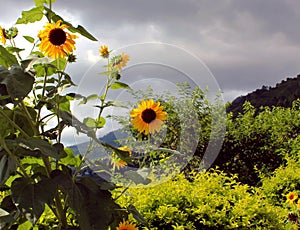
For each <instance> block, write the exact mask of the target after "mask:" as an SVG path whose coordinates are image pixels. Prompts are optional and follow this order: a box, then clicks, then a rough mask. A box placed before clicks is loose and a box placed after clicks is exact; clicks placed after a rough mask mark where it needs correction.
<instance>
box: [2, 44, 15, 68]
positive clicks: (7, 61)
mask: <svg viewBox="0 0 300 230" xmlns="http://www.w3.org/2000/svg"><path fill="white" fill-rule="evenodd" d="M15 64H18V60H17V58H16V57H15V56H14V55H13V54H11V53H10V52H8V51H7V50H6V49H5V48H4V47H3V46H1V45H0V65H2V66H4V67H6V68H9V67H10V66H12V65H15Z"/></svg>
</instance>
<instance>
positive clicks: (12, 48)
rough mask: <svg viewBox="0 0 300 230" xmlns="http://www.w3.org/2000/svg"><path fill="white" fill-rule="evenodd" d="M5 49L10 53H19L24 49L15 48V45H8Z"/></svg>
mask: <svg viewBox="0 0 300 230" xmlns="http://www.w3.org/2000/svg"><path fill="white" fill-rule="evenodd" d="M6 50H7V51H8V52H10V53H19V52H21V51H23V50H25V49H19V48H17V47H13V46H8V47H6Z"/></svg>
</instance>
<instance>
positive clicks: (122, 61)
mask: <svg viewBox="0 0 300 230" xmlns="http://www.w3.org/2000/svg"><path fill="white" fill-rule="evenodd" d="M129 59H130V56H129V55H127V54H124V53H122V54H121V55H119V56H118V58H117V59H116V60H117V61H116V62H115V63H114V64H113V67H114V68H116V69H118V70H119V71H121V70H122V69H123V68H124V67H125V66H126V65H127V62H128V61H129Z"/></svg>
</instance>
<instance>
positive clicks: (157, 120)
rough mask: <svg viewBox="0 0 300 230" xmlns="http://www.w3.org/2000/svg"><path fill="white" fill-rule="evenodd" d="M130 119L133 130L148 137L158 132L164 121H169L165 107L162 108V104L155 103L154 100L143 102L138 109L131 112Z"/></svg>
mask: <svg viewBox="0 0 300 230" xmlns="http://www.w3.org/2000/svg"><path fill="white" fill-rule="evenodd" d="M130 117H131V123H132V125H133V128H134V129H137V130H138V131H139V132H140V133H145V134H146V135H148V134H149V133H154V132H158V131H159V130H160V128H161V126H162V124H163V121H164V120H166V119H167V117H166V112H164V111H163V106H160V102H155V101H154V100H153V99H150V100H142V101H141V103H139V104H138V105H137V108H134V109H132V110H131V111H130Z"/></svg>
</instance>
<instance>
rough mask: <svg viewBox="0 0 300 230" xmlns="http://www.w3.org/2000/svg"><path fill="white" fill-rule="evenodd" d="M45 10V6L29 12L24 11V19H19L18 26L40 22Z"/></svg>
mask: <svg viewBox="0 0 300 230" xmlns="http://www.w3.org/2000/svg"><path fill="white" fill-rule="evenodd" d="M43 10H44V7H43V6H38V7H34V8H32V9H30V10H28V11H22V17H21V18H18V20H17V22H16V24H27V23H33V22H36V21H40V20H41V19H42V18H43V16H44V13H43Z"/></svg>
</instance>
